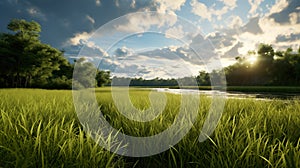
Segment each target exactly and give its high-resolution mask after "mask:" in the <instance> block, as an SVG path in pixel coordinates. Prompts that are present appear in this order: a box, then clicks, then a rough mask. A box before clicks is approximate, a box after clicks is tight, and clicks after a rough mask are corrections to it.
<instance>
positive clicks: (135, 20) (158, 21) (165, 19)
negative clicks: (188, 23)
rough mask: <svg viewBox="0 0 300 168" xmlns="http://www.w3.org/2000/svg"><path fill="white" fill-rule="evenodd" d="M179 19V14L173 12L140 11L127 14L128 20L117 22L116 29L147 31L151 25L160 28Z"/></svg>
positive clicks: (170, 24)
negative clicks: (165, 13) (164, 13)
mask: <svg viewBox="0 0 300 168" xmlns="http://www.w3.org/2000/svg"><path fill="white" fill-rule="evenodd" d="M176 21H177V16H176V15H172V14H167V15H163V14H157V13H140V14H138V15H137V14H134V15H127V16H126V20H124V19H123V20H121V22H122V23H117V24H116V26H115V29H116V30H118V31H122V32H145V31H149V29H150V28H151V26H155V28H157V29H159V28H162V27H163V26H173V25H174V24H175V23H176Z"/></svg>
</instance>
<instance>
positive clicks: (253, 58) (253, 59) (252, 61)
mask: <svg viewBox="0 0 300 168" xmlns="http://www.w3.org/2000/svg"><path fill="white" fill-rule="evenodd" d="M248 61H249V63H250V64H251V65H253V64H254V63H255V62H256V61H257V57H256V56H251V57H250V58H249V59H248Z"/></svg>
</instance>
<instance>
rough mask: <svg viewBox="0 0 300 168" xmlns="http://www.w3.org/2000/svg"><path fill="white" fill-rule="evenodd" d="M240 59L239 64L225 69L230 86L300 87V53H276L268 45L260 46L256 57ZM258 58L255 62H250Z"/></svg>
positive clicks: (288, 49)
mask: <svg viewBox="0 0 300 168" xmlns="http://www.w3.org/2000/svg"><path fill="white" fill-rule="evenodd" d="M255 54H256V52H255V51H250V52H249V53H248V57H238V58H237V63H235V64H233V65H231V66H229V67H226V68H224V70H225V72H226V77H227V83H228V84H229V85H233V86H234V85H236V86H238V85H241V86H244V85H287V86H288V85H293V86H298V85H300V52H293V50H292V49H291V48H287V49H286V51H276V52H275V51H274V49H273V47H272V46H271V45H268V44H260V45H259V47H258V51H257V54H258V55H257V56H255ZM253 56H254V57H256V58H257V60H256V61H255V62H251V61H249V59H250V58H251V57H253Z"/></svg>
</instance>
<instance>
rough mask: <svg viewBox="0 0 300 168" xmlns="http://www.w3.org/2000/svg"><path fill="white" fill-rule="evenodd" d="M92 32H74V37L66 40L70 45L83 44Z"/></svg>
mask: <svg viewBox="0 0 300 168" xmlns="http://www.w3.org/2000/svg"><path fill="white" fill-rule="evenodd" d="M91 35H92V33H87V32H82V33H76V34H75V35H74V37H72V38H70V39H69V40H68V43H69V44H71V45H84V44H86V43H87V40H88V39H89V38H90V37H91Z"/></svg>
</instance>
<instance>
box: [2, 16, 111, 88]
mask: <svg viewBox="0 0 300 168" xmlns="http://www.w3.org/2000/svg"><path fill="white" fill-rule="evenodd" d="M7 28H8V30H10V32H11V33H0V87H2V88H9V87H17V88H32V87H34V88H47V89H71V88H72V77H73V70H74V64H71V63H70V62H69V61H68V60H67V59H66V58H65V57H64V51H61V50H58V49H56V48H54V47H51V46H50V45H48V44H44V43H42V42H41V41H40V32H41V26H40V25H39V24H38V23H37V22H35V21H26V20H22V19H13V20H11V22H10V23H9V24H8V25H7ZM78 64H81V65H82V66H83V67H85V68H92V69H93V70H94V71H95V72H96V73H97V75H96V78H95V81H92V82H93V85H98V86H101V85H104V84H106V83H108V82H109V76H110V75H109V72H106V71H100V70H96V67H95V66H94V65H91V64H89V63H87V62H85V61H84V59H83V58H82V59H81V60H78Z"/></svg>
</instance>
